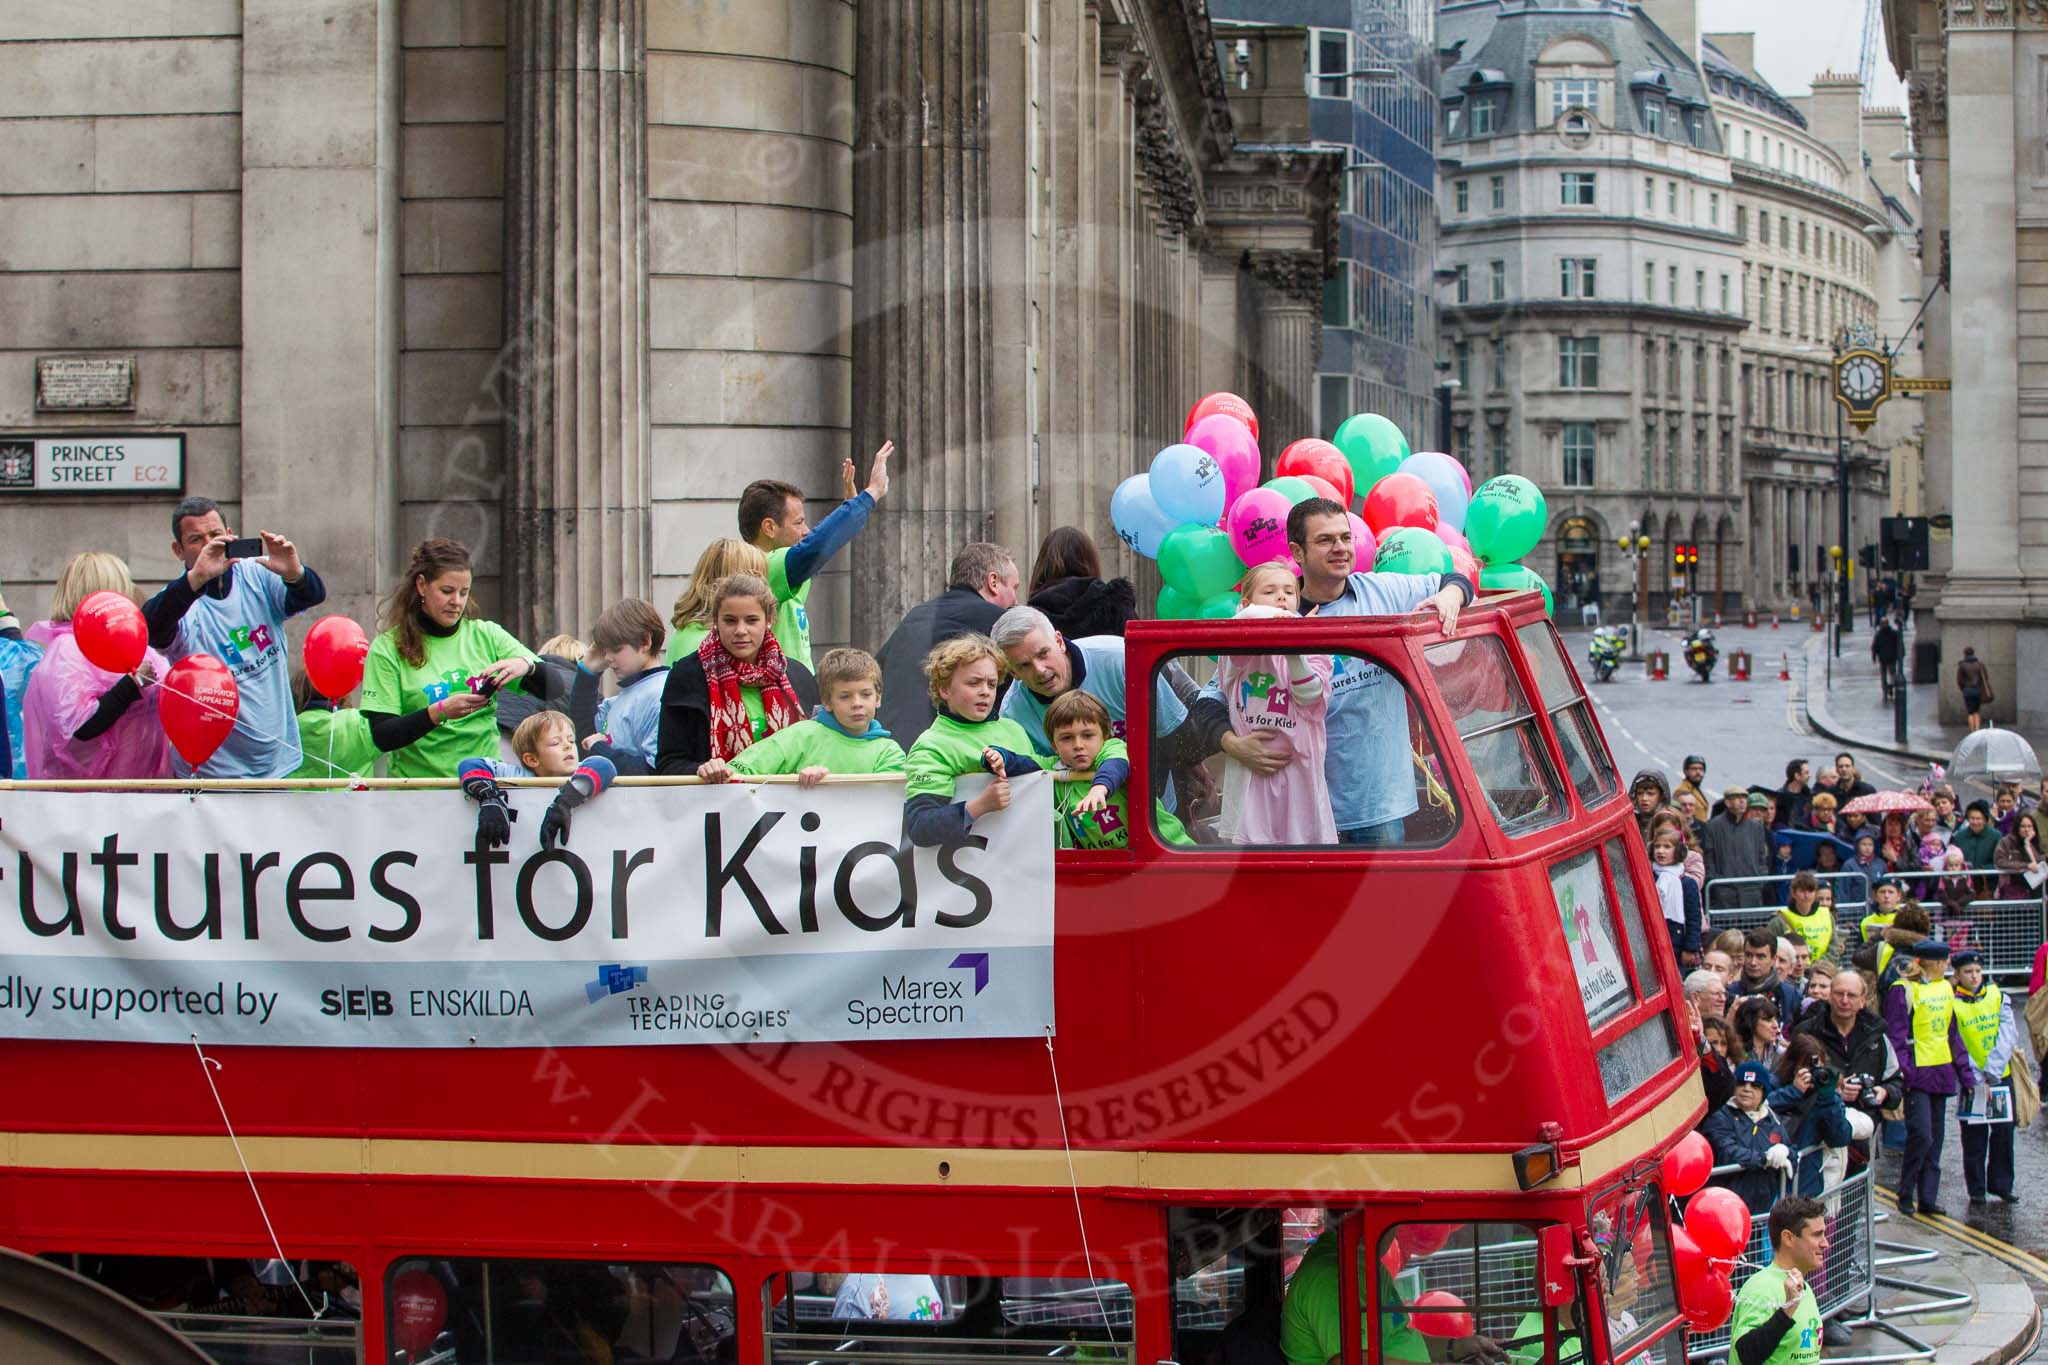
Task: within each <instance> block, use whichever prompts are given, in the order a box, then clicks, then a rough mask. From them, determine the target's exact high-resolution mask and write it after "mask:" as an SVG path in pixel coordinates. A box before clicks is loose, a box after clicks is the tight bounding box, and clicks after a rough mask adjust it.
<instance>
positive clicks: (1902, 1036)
mask: <svg viewBox="0 0 2048 1365" xmlns="http://www.w3.org/2000/svg"><path fill="white" fill-rule="evenodd" d="M1911 952H1912V959H1913V960H1912V964H1911V965H1910V966H1908V967H1907V968H1906V970H1905V971H1904V972H1903V973H1902V974H1901V975H1900V977H1899V979H1898V980H1897V981H1896V982H1894V983H1893V984H1892V987H1891V989H1890V990H1888V991H1886V992H1885V997H1884V1023H1885V1028H1886V1030H1887V1031H1888V1032H1889V1033H1890V1034H1891V1039H1892V1046H1893V1047H1894V1048H1895V1049H1897V1051H1898V1054H1899V1067H1900V1070H1902V1071H1903V1072H1904V1073H1905V1078H1906V1157H1905V1161H1904V1162H1903V1163H1902V1164H1901V1166H1900V1168H1899V1210H1900V1212H1901V1213H1908V1214H1910V1213H1912V1212H1914V1210H1915V1207H1916V1206H1917V1207H1918V1208H1919V1209H1922V1210H1925V1211H1926V1212H1928V1213H1945V1212H1947V1210H1945V1209H1943V1208H1942V1207H1941V1205H1940V1204H1938V1203H1936V1202H1935V1201H1936V1199H1937V1198H1938V1197H1939V1196H1940V1194H1941V1146H1942V1136H1943V1129H1944V1128H1945V1127H1946V1122H1947V1118H1948V1101H1949V1097H1950V1096H1951V1095H1956V1094H1960V1093H1964V1092H1967V1091H1969V1090H1972V1089H1974V1088H1975V1087H1976V1084H1977V1072H1976V1069H1975V1068H1974V1067H1972V1066H1971V1065H1970V1054H1969V1049H1968V1048H1967V1047H1966V1046H1965V1045H1964V1043H1963V1035H1962V1030H1961V1027H1960V1026H1959V1025H1958V1023H1957V1022H1956V994H1955V989H1954V987H1952V986H1950V985H1949V983H1948V952H1949V950H1948V945H1947V944H1946V943H1943V942H1941V941H1940V940H1939V939H1932V938H1929V939H1922V940H1921V941H1920V942H1918V943H1916V944H1914V945H1913V947H1912V949H1911Z"/></svg>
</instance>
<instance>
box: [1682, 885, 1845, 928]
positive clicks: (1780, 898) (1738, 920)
mask: <svg viewBox="0 0 2048 1365" xmlns="http://www.w3.org/2000/svg"><path fill="white" fill-rule="evenodd" d="M1813 875H1814V876H1815V877H1818V878H1819V879H1820V881H1821V884H1822V885H1824V886H1831V887H1833V888H1834V891H1835V923H1836V924H1837V925H1838V926H1839V925H1840V924H1841V922H1842V920H1843V918H1844V917H1845V916H1846V917H1847V918H1848V919H1849V921H1850V924H1849V932H1850V934H1851V935H1852V936H1853V935H1854V934H1855V932H1856V925H1855V921H1857V920H1860V919H1862V918H1863V916H1864V914H1865V913H1866V912H1867V909H1868V906H1869V901H1870V885H1869V881H1870V879H1869V878H1867V877H1865V876H1864V875H1863V874H1862V873H1861V872H1816V873H1814V874H1813ZM1717 893H1718V894H1717ZM1791 895H1792V878H1790V877H1788V876H1783V875H1774V876H1769V877H1716V878H1714V879H1713V880H1712V881H1710V882H1708V883H1707V886H1706V891H1705V894H1703V895H1702V896H1701V897H1700V905H1701V907H1702V909H1703V911H1704V913H1705V915H1706V919H1707V924H1708V925H1709V926H1710V927H1711V928H1712V929H1713V931H1714V932H1715V933H1717V934H1718V933H1721V932H1722V931H1724V930H1728V929H1741V930H1743V931H1745V932H1747V931H1748V930H1750V929H1754V928H1757V927H1758V926H1759V925H1763V924H1768V923H1769V922H1770V920H1771V917H1772V916H1773V915H1776V914H1777V913H1778V912H1779V911H1781V910H1784V909H1785V908H1787V906H1788V905H1789V904H1790V898H1791ZM1745 901H1754V902H1756V904H1753V905H1749V904H1743V902H1745Z"/></svg>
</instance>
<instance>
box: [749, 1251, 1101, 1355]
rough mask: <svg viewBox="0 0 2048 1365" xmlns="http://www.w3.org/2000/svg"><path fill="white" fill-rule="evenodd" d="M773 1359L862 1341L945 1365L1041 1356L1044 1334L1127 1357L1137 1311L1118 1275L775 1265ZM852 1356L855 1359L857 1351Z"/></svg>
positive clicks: (769, 1290) (855, 1346) (769, 1295)
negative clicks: (1102, 1277)
mask: <svg viewBox="0 0 2048 1365" xmlns="http://www.w3.org/2000/svg"><path fill="white" fill-rule="evenodd" d="M765 1293H766V1304H765V1307H766V1309H767V1324H768V1341H767V1345H768V1353H767V1358H768V1361H769V1362H770V1365H813V1363H814V1362H815V1361H817V1360H818V1359H819V1358H820V1356H821V1355H825V1354H846V1353H847V1352H849V1351H855V1352H857V1351H858V1350H859V1349H860V1348H861V1347H862V1346H864V1345H866V1344H867V1343H868V1342H870V1341H873V1342H875V1343H883V1342H886V1343H887V1344H886V1346H885V1347H882V1346H878V1347H877V1349H881V1350H886V1352H887V1353H888V1354H889V1355H890V1356H892V1357H895V1358H898V1359H899V1360H900V1359H902V1358H905V1357H916V1356H932V1357H934V1358H937V1357H944V1358H945V1365H969V1363H970V1362H971V1361H974V1360H979V1359H986V1360H997V1359H1003V1358H1013V1357H1019V1356H1044V1355H1046V1354H1047V1350H1046V1344H1047V1343H1048V1342H1075V1341H1086V1342H1089V1343H1091V1345H1090V1346H1089V1348H1088V1350H1087V1352H1086V1354H1087V1355H1088V1356H1089V1357H1090V1358H1091V1359H1095V1360H1098V1361H1104V1362H1112V1361H1118V1360H1125V1359H1127V1355H1128V1352H1129V1350H1130V1349H1131V1346H1132V1340H1133V1331H1132V1323H1133V1320H1134V1316H1135V1315H1134V1312H1133V1307H1132V1299H1131V1291H1130V1287H1129V1286H1128V1285H1125V1284H1123V1283H1122V1282H1121V1281H1117V1280H1097V1279H1076V1278H1062V1277H1055V1276H1026V1275H1011V1276H990V1275H985V1274H984V1275H965V1274H952V1273H941V1272H938V1271H930V1272H926V1271H903V1270H886V1271H875V1270H859V1271H822V1270H821V1271H793V1272H782V1273H778V1274H776V1275H774V1276H772V1277H770V1279H769V1280H768V1283H767V1286H766V1291H765ZM855 1358H859V1357H858V1356H856V1357H855Z"/></svg>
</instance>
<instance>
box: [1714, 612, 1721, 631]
mask: <svg viewBox="0 0 2048 1365" xmlns="http://www.w3.org/2000/svg"><path fill="white" fill-rule="evenodd" d="M1720 628H1721V613H1720V612H1718V611H1717V612H1715V613H1714V629H1715V630H1719V629H1720Z"/></svg>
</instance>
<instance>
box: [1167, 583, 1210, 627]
mask: <svg viewBox="0 0 2048 1365" xmlns="http://www.w3.org/2000/svg"><path fill="white" fill-rule="evenodd" d="M1156 605H1157V609H1158V615H1159V619H1160V620H1162V621H1192V620H1194V619H1195V616H1196V614H1197V613H1199V612H1200V611H1201V609H1202V604H1201V602H1200V600H1199V599H1197V598H1193V597H1190V596H1188V595H1187V594H1186V593H1184V592H1182V591H1181V590H1180V589H1178V588H1176V587H1173V586H1172V585H1171V584H1169V585H1167V586H1166V587H1163V588H1161V589H1160V590H1159V597H1158V599H1157V603H1156Z"/></svg>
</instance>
